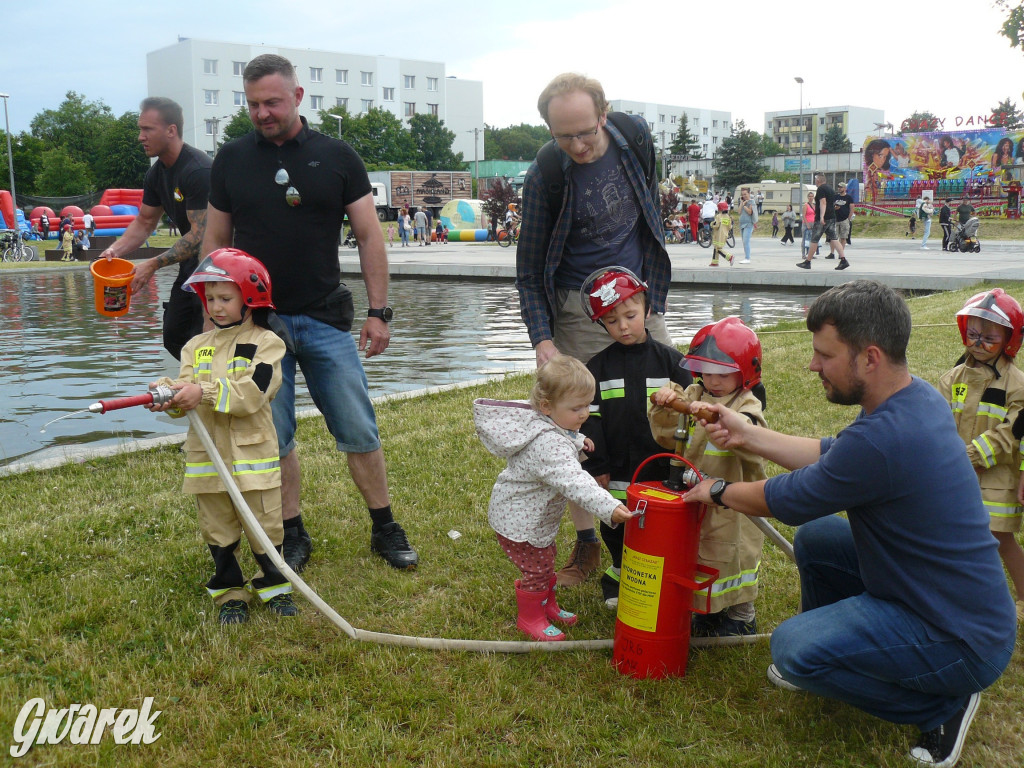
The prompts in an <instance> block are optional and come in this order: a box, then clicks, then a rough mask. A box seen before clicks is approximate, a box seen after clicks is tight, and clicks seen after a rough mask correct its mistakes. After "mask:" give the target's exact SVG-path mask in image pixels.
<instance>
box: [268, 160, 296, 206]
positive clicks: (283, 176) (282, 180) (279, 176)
mask: <svg viewBox="0 0 1024 768" xmlns="http://www.w3.org/2000/svg"><path fill="white" fill-rule="evenodd" d="M289 181H291V179H290V178H289V176H288V170H287V169H286V168H278V169H277V173H275V174H274V182H275V183H276V184H278V185H280V186H282V187H283V186H286V185H287V186H288V188H287V189H286V190H285V191H284V201H285V202H286V203H288V205H290V206H291V207H292V208H294V207H295V206H297V205H301V204H302V195H300V194H299V190H297V189H296V188H295V187H293V186H291V185H289V184H288V182H289Z"/></svg>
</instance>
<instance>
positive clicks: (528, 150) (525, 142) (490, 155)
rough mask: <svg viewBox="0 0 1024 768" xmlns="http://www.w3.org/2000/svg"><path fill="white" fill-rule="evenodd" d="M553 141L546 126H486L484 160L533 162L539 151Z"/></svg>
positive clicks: (523, 124)
mask: <svg viewBox="0 0 1024 768" xmlns="http://www.w3.org/2000/svg"><path fill="white" fill-rule="evenodd" d="M549 141H551V132H550V131H548V128H547V126H546V125H527V124H526V123H520V124H519V125H510V126H509V127H508V128H495V127H494V126H491V125H486V126H484V157H483V158H482V159H484V160H533V158H535V157H536V156H537V150H539V149H540V148H541V147H543V146H544V145H545V144H546V143H547V142H549Z"/></svg>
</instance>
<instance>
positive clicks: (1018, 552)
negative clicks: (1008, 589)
mask: <svg viewBox="0 0 1024 768" xmlns="http://www.w3.org/2000/svg"><path fill="white" fill-rule="evenodd" d="M956 320H957V325H958V326H959V327H960V337H961V339H962V340H963V343H964V346H965V347H966V348H967V351H966V352H965V353H964V355H963V356H962V357H961V358H960V359H959V360H958V361H957V364H956V366H954V368H953V369H952V370H950V371H948V372H946V373H945V374H943V376H942V377H941V378H940V379H939V391H940V392H941V393H942V394H943V396H944V397H945V398H946V399H947V400H948V401H949V404H950V407H951V408H952V409H953V418H954V419H955V420H956V424H957V430H958V431H959V433H960V437H961V438H962V439H963V441H964V443H965V444H966V447H967V458H968V459H970V461H971V464H972V465H973V466H974V470H975V472H977V474H978V482H979V483H980V484H981V497H982V501H983V502H984V504H985V508H986V509H987V510H988V512H989V527H990V529H991V531H992V534H993V535H994V536H995V537H996V540H997V541H998V542H999V556H1000V557H1001V558H1002V560H1003V565H1004V566H1006V571H1007V573H1008V574H1009V576H1010V581H1011V582H1013V588H1014V591H1015V593H1016V600H1017V620H1018V621H1024V550H1022V549H1021V546H1020V544H1019V543H1018V542H1017V539H1016V536H1017V534H1018V533H1019V532H1020V529H1021V519H1022V516H1021V505H1022V504H1024V483H1022V482H1021V477H1020V475H1021V469H1022V466H1021V437H1022V436H1024V372H1022V371H1021V370H1020V369H1019V368H1017V367H1016V366H1015V365H1014V364H1013V359H1014V357H1015V356H1016V354H1017V351H1018V350H1019V349H1020V345H1021V334H1022V329H1024V312H1022V311H1021V307H1020V305H1019V304H1018V303H1017V302H1016V301H1015V300H1014V299H1013V298H1012V297H1011V296H1009V295H1008V294H1006V293H1005V292H1004V291H1003V290H1002V289H1001V288H994V289H992V290H990V291H985V292H984V293H979V294H977V295H976V296H972V297H971V298H970V299H968V301H967V303H966V304H964V307H963V309H961V310H960V311H959V312H957V315H956Z"/></svg>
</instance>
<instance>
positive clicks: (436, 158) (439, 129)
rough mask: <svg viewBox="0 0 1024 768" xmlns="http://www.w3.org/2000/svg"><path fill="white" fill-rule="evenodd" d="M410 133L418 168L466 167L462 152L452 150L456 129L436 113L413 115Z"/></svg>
mask: <svg viewBox="0 0 1024 768" xmlns="http://www.w3.org/2000/svg"><path fill="white" fill-rule="evenodd" d="M334 122H337V121H334ZM409 134H410V135H411V136H412V142H413V145H414V146H415V148H416V154H417V156H418V159H417V160H416V167H417V168H420V169H422V170H429V171H461V170H462V169H463V168H464V167H465V161H464V160H463V159H462V153H461V152H459V153H458V154H455V153H453V152H452V142H453V141H455V131H452V130H449V129H448V128H445V127H444V121H443V120H439V119H438V118H437V116H436V115H413V116H412V117H411V118H409Z"/></svg>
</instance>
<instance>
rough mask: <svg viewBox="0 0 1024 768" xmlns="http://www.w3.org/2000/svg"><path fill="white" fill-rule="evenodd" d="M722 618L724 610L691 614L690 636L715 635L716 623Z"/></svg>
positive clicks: (716, 634) (716, 631) (716, 633)
mask: <svg viewBox="0 0 1024 768" xmlns="http://www.w3.org/2000/svg"><path fill="white" fill-rule="evenodd" d="M724 618H725V611H718V612H717V613H695V614H693V615H692V616H691V617H690V637H717V636H718V625H719V624H720V623H721V622H722V619H724Z"/></svg>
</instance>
